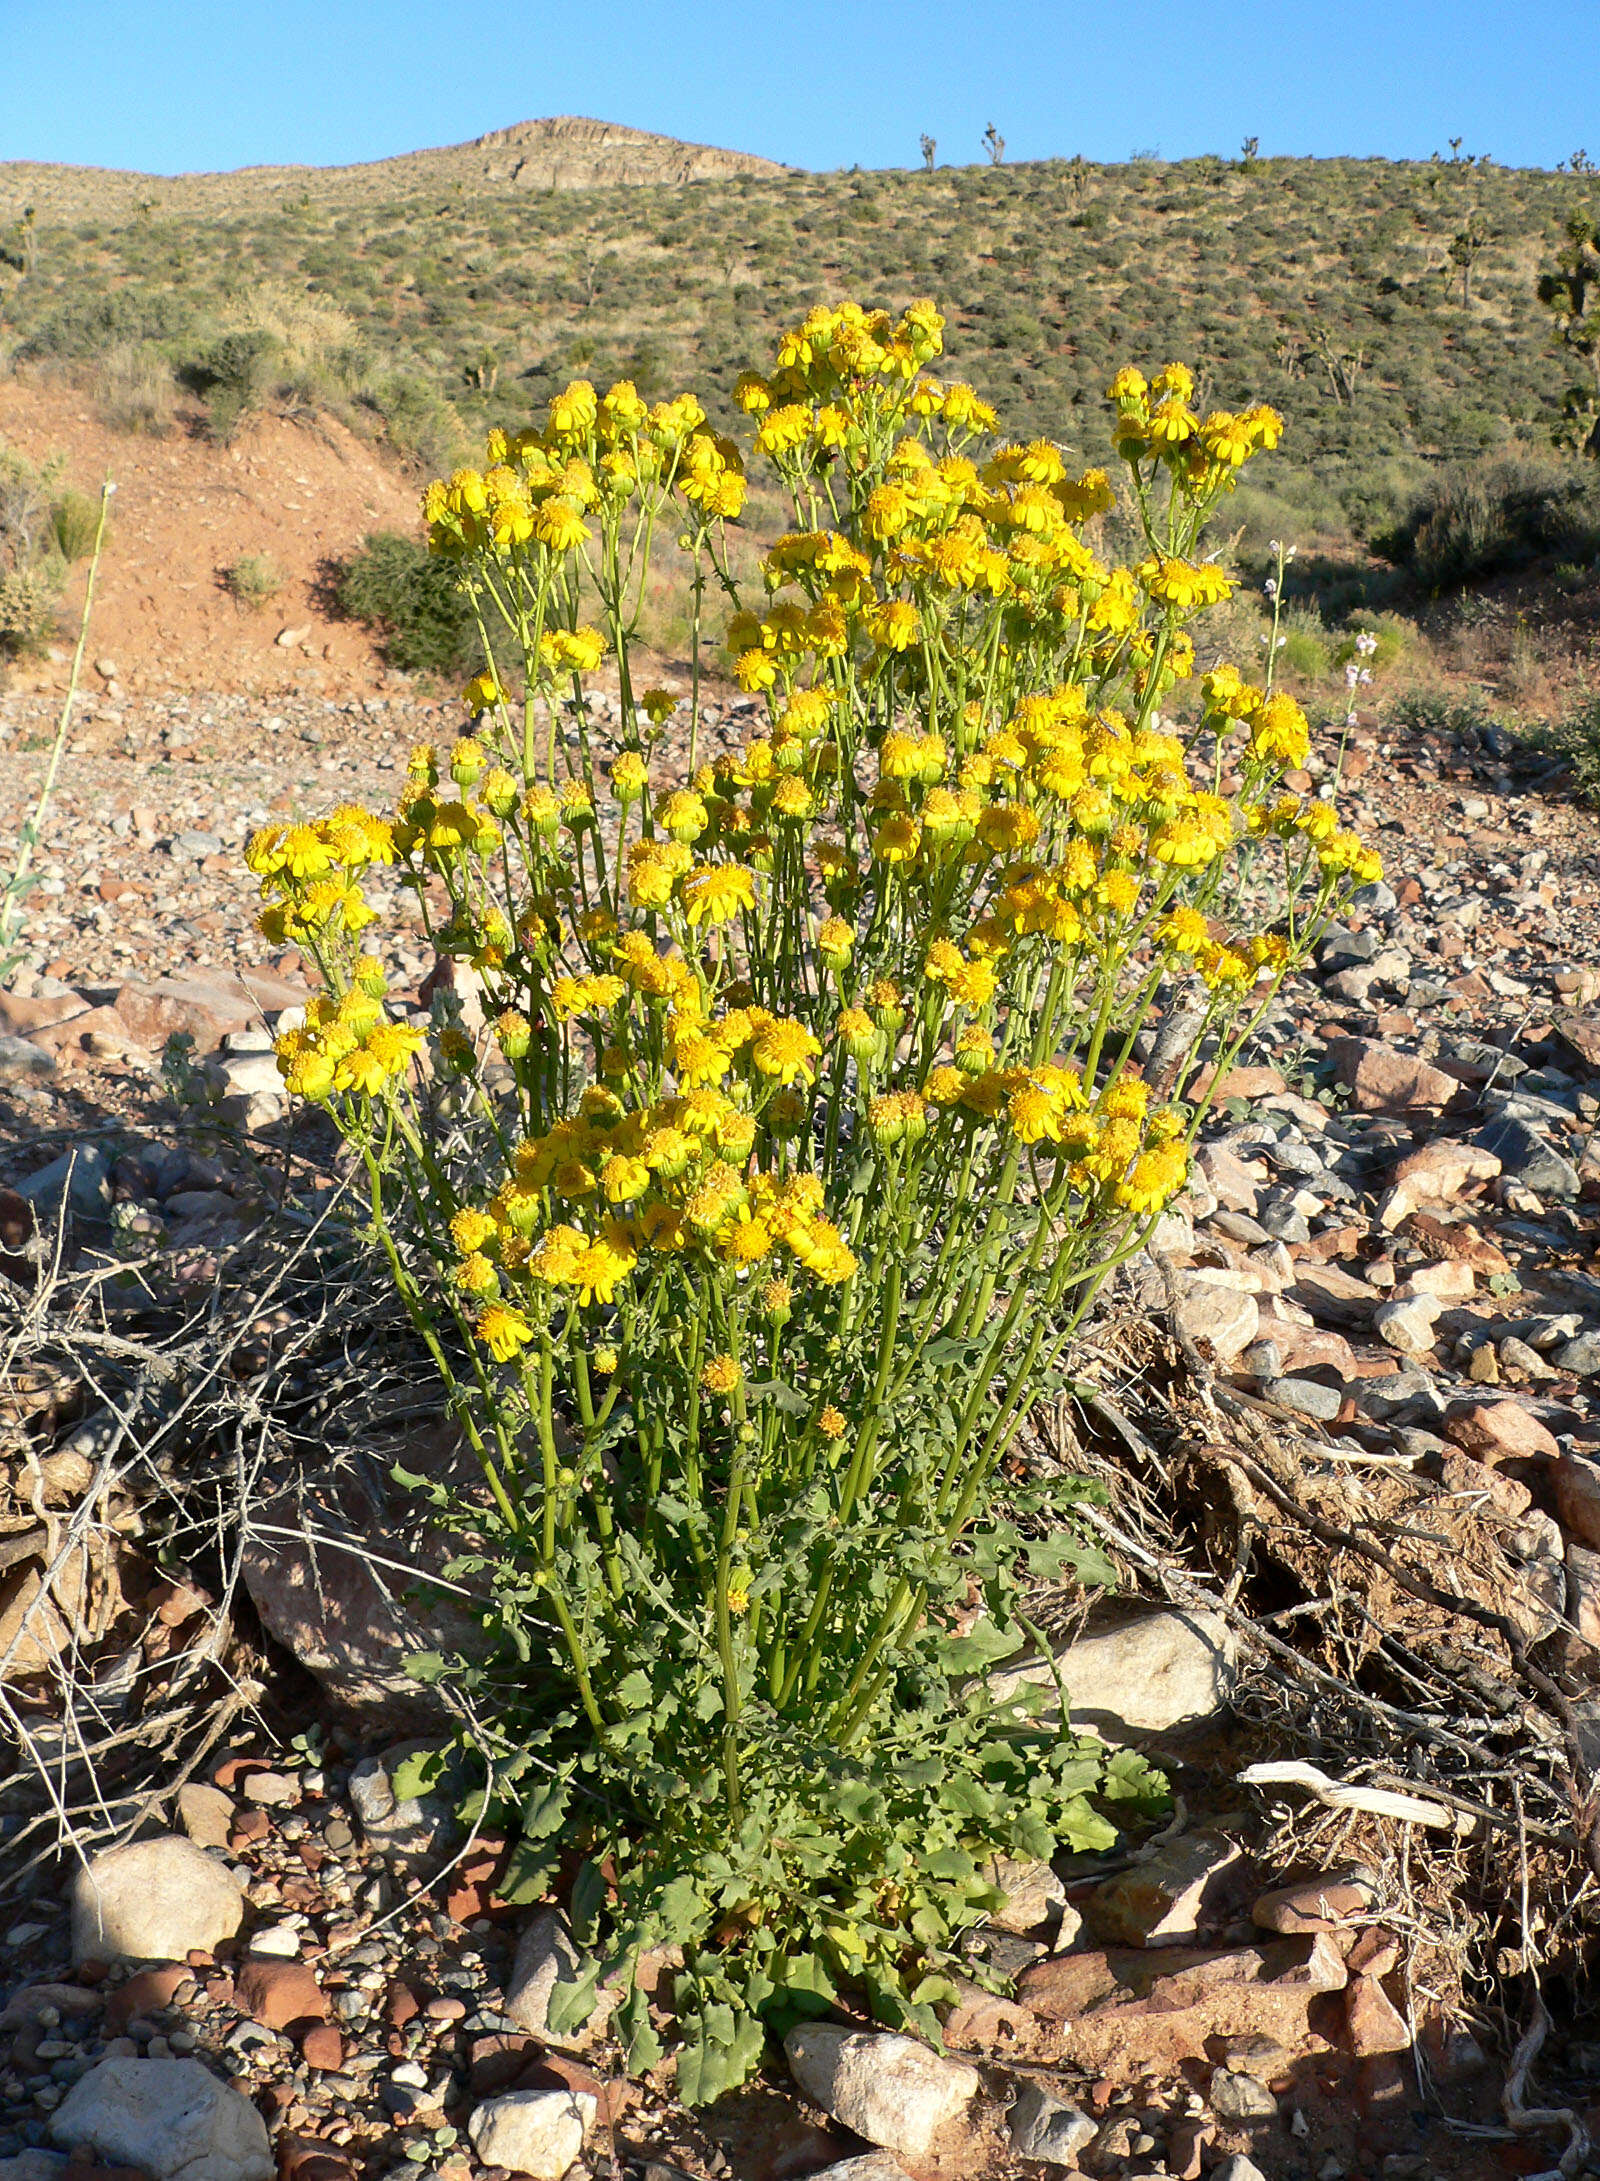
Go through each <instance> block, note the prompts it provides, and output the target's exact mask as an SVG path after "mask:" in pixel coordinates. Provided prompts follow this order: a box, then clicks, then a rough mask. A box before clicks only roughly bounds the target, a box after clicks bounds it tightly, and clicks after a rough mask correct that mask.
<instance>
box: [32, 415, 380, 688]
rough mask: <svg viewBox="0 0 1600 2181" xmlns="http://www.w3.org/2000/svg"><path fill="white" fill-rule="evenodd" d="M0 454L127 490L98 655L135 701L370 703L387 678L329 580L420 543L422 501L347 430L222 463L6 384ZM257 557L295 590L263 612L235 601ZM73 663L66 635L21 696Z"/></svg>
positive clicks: (202, 451)
mask: <svg viewBox="0 0 1600 2181" xmlns="http://www.w3.org/2000/svg"><path fill="white" fill-rule="evenodd" d="M0 446H9V447H11V448H13V449H15V450H16V451H17V452H19V453H21V454H22V455H23V456H25V457H27V458H29V459H30V460H32V461H34V462H37V463H43V462H44V461H46V460H48V459H49V457H50V456H51V455H52V454H59V455H63V456H64V457H65V460H66V469H65V477H64V481H65V482H66V483H67V484H68V485H69V486H72V487H75V488H76V489H78V490H79V491H82V492H84V493H86V494H96V493H97V492H98V490H99V486H100V481H101V479H102V478H104V477H108V476H109V477H111V478H112V479H113V480H114V481H115V483H116V486H117V493H116V499H115V502H114V503H113V514H112V520H111V527H110V531H109V543H108V546H107V550H106V553H105V557H104V561H103V565H102V568H101V572H100V577H99V583H98V587H97V592H96V598H95V608H94V625H93V644H92V647H91V650H92V658H93V659H94V660H95V661H99V662H101V663H102V664H104V663H109V664H111V665H114V666H115V668H116V670H117V671H116V676H115V679H116V680H117V681H118V682H119V683H120V684H121V685H122V686H123V687H124V688H126V689H127V690H128V691H129V692H130V693H134V694H138V693H140V692H142V691H145V690H150V689H159V690H167V689H172V688H177V687H187V688H198V689H211V690H234V691H238V692H242V693H251V694H258V695H264V694H268V693H274V692H281V691H284V690H293V689H301V690H309V691H314V692H316V693H318V694H323V693H334V692H342V691H344V690H346V689H349V688H351V687H360V688H369V687H371V686H372V685H373V682H374V677H375V676H377V675H379V674H381V671H382V670H381V666H380V665H379V663H378V662H377V661H376V659H375V656H374V653H373V649H372V645H371V642H370V640H369V639H368V637H367V635H366V634H365V632H364V631H363V630H361V629H359V628H357V627H355V626H353V625H352V624H351V623H349V622H347V621H339V620H337V619H334V618H332V617H330V614H329V612H328V608H327V601H326V599H325V597H324V596H323V594H322V589H321V586H322V584H323V582H324V580H325V570H326V568H327V566H328V564H330V563H332V562H334V561H337V560H340V559H342V558H344V557H346V556H348V555H349V554H350V553H352V552H354V551H355V550H357V549H358V548H359V546H360V544H361V541H362V539H363V538H364V537H365V536H366V535H367V533H368V532H369V531H372V530H381V529H403V530H409V529H411V528H412V527H414V525H415V522H416V492H415V490H414V488H413V486H412V484H411V483H410V481H409V480H408V479H406V478H405V477H404V476H403V475H402V474H401V473H400V471H399V470H398V468H397V467H396V466H395V465H394V463H392V462H391V461H386V460H385V459H384V458H383V456H382V455H381V454H380V453H379V452H378V451H377V450H376V449H374V448H373V447H372V446H371V445H369V444H367V443H366V442H364V441H362V440H360V439H357V438H355V437H354V436H353V435H352V434H351V433H350V432H349V431H348V430H347V429H346V428H345V427H344V426H343V425H341V424H339V423H338V422H336V421H335V420H334V419H332V418H328V417H320V418H316V419H312V420H308V421H303V422H296V421H293V420H291V419H289V418H287V417H282V416H263V417H260V418H257V419H255V420H253V421H252V422H251V423H250V424H249V425H248V426H246V427H245V429H243V430H242V431H241V432H240V434H239V435H238V437H237V438H236V439H235V440H234V441H233V442H232V444H231V445H229V446H226V447H221V446H217V445H214V444H213V443H212V442H211V441H209V440H207V439H206V438H205V437H203V436H197V435H191V434H190V433H187V432H183V431H180V430H174V431H173V432H171V433H169V434H168V435H167V436H165V437H164V438H160V439H156V438H151V437H148V436H137V435H130V434H125V433H117V432H114V431H112V430H111V429H110V428H109V427H108V426H106V425H105V424H104V423H102V422H100V421H98V420H97V419H96V418H95V417H94V416H93V415H92V414H91V413H90V412H89V411H88V410H86V409H85V407H84V405H83V402H82V400H81V398H80V397H79V396H78V395H77V394H75V393H73V392H72V391H71V390H70V389H64V388H62V387H60V386H49V385H35V386H26V385H20V384H18V383H17V381H15V380H4V379H0ZM252 557H253V558H256V559H258V560H264V561H266V562H270V564H271V565H272V567H273V569H275V570H276V572H277V575H278V577H279V578H280V579H281V580H280V584H279V587H278V588H277V589H276V590H275V591H274V592H273V594H272V595H271V596H270V597H268V598H265V599H263V600H262V601H261V602H260V603H259V604H258V605H253V606H252V605H250V604H247V603H243V602H241V601H238V600H236V599H235V598H234V597H233V595H232V594H231V592H230V591H229V589H228V587H227V584H228V577H229V572H230V570H232V569H234V568H236V567H237V566H238V564H239V563H240V562H241V561H243V560H246V559H247V558H252ZM81 590H82V574H81V571H80V572H79V574H78V575H77V577H76V578H75V579H74V580H73V582H72V583H70V584H69V586H68V588H67V591H66V594H65V597H64V600H63V606H64V609H65V615H66V620H67V622H70V621H71V619H72V615H73V609H74V608H75V606H76V604H77V601H78V599H79V597H80V596H81ZM64 626H65V623H64ZM66 662H67V644H66V639H65V636H64V635H63V636H62V638H61V640H60V641H58V642H57V643H56V644H54V645H53V646H51V647H50V648H49V649H48V650H47V651H46V652H45V654H44V655H43V656H42V657H33V658H28V659H23V660H19V661H17V662H15V663H14V664H13V666H12V668H11V679H12V685H13V686H14V687H21V688H23V689H27V688H29V687H39V688H49V687H54V686H56V685H58V684H59V683H60V682H61V681H62V679H63V677H64V676H65V673H66V670H67V667H66ZM95 678H96V679H98V680H99V681H100V682H102V683H104V682H105V681H106V680H107V679H110V678H111V677H108V676H106V675H104V674H99V675H97V676H96V677H95Z"/></svg>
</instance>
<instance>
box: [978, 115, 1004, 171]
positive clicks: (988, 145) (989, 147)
mask: <svg viewBox="0 0 1600 2181" xmlns="http://www.w3.org/2000/svg"><path fill="white" fill-rule="evenodd" d="M983 148H984V150H985V151H986V152H987V153H988V154H989V164H990V166H992V167H998V166H1001V165H1003V164H1004V162H1005V156H1006V140H1005V138H1004V137H1003V136H1002V135H1001V134H1000V131H999V130H998V129H997V128H996V127H995V125H994V123H993V122H992V121H991V122H990V124H989V126H988V127H987V128H986V129H985V130H984V132H983Z"/></svg>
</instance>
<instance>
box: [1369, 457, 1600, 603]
mask: <svg viewBox="0 0 1600 2181" xmlns="http://www.w3.org/2000/svg"><path fill="white" fill-rule="evenodd" d="M1372 542H1373V544H1374V546H1375V547H1376V548H1377V550H1378V551H1379V552H1380V553H1382V554H1383V555H1384V557H1385V558H1386V559H1388V560H1392V561H1394V562H1395V563H1396V564H1397V565H1398V566H1401V567H1404V568H1407V569H1408V570H1409V571H1410V572H1411V574H1413V575H1414V576H1415V577H1416V579H1417V581H1418V582H1419V583H1423V584H1425V585H1426V586H1427V587H1428V589H1429V590H1431V591H1442V590H1449V589H1453V588H1457V587H1459V586H1460V585H1462V584H1465V583H1471V582H1474V581H1478V580H1480V579H1482V578H1483V577H1485V576H1491V575H1496V574H1499V573H1500V572H1501V571H1502V570H1504V569H1507V568H1515V567H1520V566H1525V565H1526V564H1527V563H1529V562H1530V561H1534V560H1539V559H1543V558H1554V557H1557V556H1559V557H1561V558H1563V559H1573V558H1577V557H1582V556H1586V555H1590V554H1593V553H1595V552H1597V551H1600V473H1597V472H1596V470H1595V468H1594V466H1593V465H1592V464H1588V463H1577V462H1572V463H1560V462H1555V461H1548V462H1531V461H1524V460H1517V459H1514V458H1507V459H1505V460H1502V461H1495V462H1489V463H1484V464H1482V465H1474V466H1472V467H1470V468H1454V469H1448V470H1445V471H1444V472H1442V473H1441V475H1440V476H1439V477H1438V479H1437V480H1436V481H1435V482H1434V483H1432V484H1431V485H1429V486H1428V487H1427V488H1426V489H1425V490H1424V491H1422V492H1421V493H1419V494H1418V495H1417V497H1416V498H1415V499H1414V500H1413V501H1412V503H1411V506H1410V507H1409V508H1408V510H1407V511H1406V514H1405V515H1404V516H1403V517H1402V519H1401V520H1400V522H1399V523H1397V524H1396V525H1395V526H1394V527H1393V528H1392V529H1390V530H1388V531H1386V532H1383V533H1381V534H1380V535H1378V536H1375V537H1374V539H1373V541H1372Z"/></svg>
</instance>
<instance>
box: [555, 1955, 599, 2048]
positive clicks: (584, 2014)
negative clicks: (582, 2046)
mask: <svg viewBox="0 0 1600 2181" xmlns="http://www.w3.org/2000/svg"><path fill="white" fill-rule="evenodd" d="M599 1982H600V1964H599V1962H597V1961H591V1962H590V1963H589V1965H588V1966H587V1968H586V1969H585V1970H584V1971H583V1973H582V1975H581V1976H578V1977H574V1978H572V1979H571V1980H570V1981H569V1980H568V1979H567V1978H565V1977H558V1978H557V1979H556V1982H555V1983H554V1984H553V1985H552V1987H551V1990H550V2011H549V2017H548V2019H549V2023H550V2027H551V2029H552V2030H553V2031H554V2032H555V2034H556V2036H558V2037H565V2036H566V2035H567V2034H568V2032H569V2031H571V2030H577V2029H582V2027H583V2025H584V2023H585V2022H587V2021H588V2019H589V2017H590V2015H592V2014H593V2013H594V2010H595V2004H596V1987H597V1986H598V1985H599Z"/></svg>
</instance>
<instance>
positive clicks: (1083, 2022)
mask: <svg viewBox="0 0 1600 2181" xmlns="http://www.w3.org/2000/svg"><path fill="white" fill-rule="evenodd" d="M1345 1983H1346V1972H1345V1966H1344V1963H1343V1961H1342V1960H1341V1959H1340V1958H1339V1955H1338V1952H1337V1949H1336V1948H1335V1947H1334V1945H1333V1943H1332V1941H1331V1940H1330V1939H1329V1938H1328V1937H1327V1936H1326V1934H1324V1933H1321V1932H1319V1933H1317V1934H1315V1935H1314V1936H1312V1937H1310V1938H1297V1939H1274V1940H1271V1941H1269V1942H1268V1943H1266V1944H1265V1945H1262V1946H1259V1947H1239V1948H1230V1949H1228V1950H1226V1951H1217V1952H1204V1951H1196V1950H1194V1949H1192V1948H1152V1949H1150V1950H1149V1951H1147V1952H1146V1951H1135V1950H1132V1949H1128V1950H1123V1949H1117V1950H1115V1951H1112V1952H1110V1953H1094V1954H1061V1955H1056V1956H1054V1957H1052V1958H1051V1959H1049V1960H1047V1961H1041V1962H1036V1963H1035V1964H1034V1966H1033V1967H1032V1968H1031V1969H1028V1970H1025V1971H1024V1972H1023V1974H1022V1976H1021V1977H1020V1978H1019V1979H1018V1981H1017V1997H1018V1999H1019V2000H1020V2001H1021V2002H1022V2004H1023V2005H1024V2006H1026V2007H1028V2008H1029V2009H1030V2010H1031V2011H1032V2012H1033V2013H1034V2014H1036V2015H1038V2016H1039V2017H1040V2018H1041V2020H1044V2021H1048V2022H1054V2023H1058V2024H1059V2025H1060V2030H1059V2037H1060V2049H1061V2056H1062V2058H1063V2059H1064V2060H1066V2061H1068V2062H1070V2063H1071V2064H1073V2065H1075V2066H1078V2067H1084V2068H1094V2069H1096V2070H1097V2071H1103V2072H1105V2073H1106V2074H1108V2075H1113V2076H1114V2075H1116V2074H1118V2073H1119V2071H1121V2070H1122V2069H1124V2068H1125V2067H1146V2066H1152V2067H1167V2066H1172V2067H1176V2066H1180V2065H1181V2064H1182V2063H1183V2062H1184V2061H1185V2060H1199V2059H1204V2058H1206V2057H1207V2055H1208V2051H1209V2047H1210V2043H1211V2041H1212V2040H1214V2039H1216V2038H1219V2037H1236V2036H1241V2035H1244V2034H1247V2033H1248V2034H1254V2035H1259V2036H1263V2037H1267V2038H1270V2039H1271V2040H1272V2041H1273V2042H1274V2043H1276V2044H1279V2045H1282V2046H1284V2047H1285V2048H1287V2049H1293V2048H1296V2047H1299V2046H1303V2045H1304V2044H1305V2042H1306V2040H1307V2038H1308V2037H1310V2036H1311V2020H1310V2011H1311V2008H1312V2006H1313V2003H1314V2002H1315V2001H1316V2000H1317V1998H1318V1996H1319V1994H1321V1993H1323V1992H1333V1991H1341V1990H1343V1988H1344V1985H1345Z"/></svg>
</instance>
